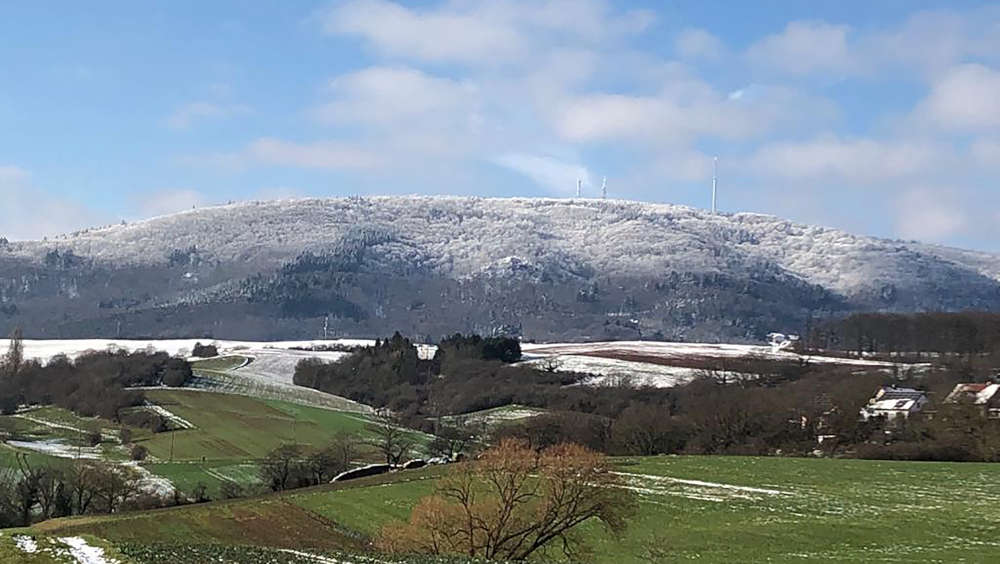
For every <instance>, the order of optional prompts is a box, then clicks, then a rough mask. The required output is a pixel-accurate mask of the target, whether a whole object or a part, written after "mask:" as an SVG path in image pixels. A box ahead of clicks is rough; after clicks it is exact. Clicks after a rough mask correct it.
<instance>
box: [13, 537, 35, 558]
mask: <svg viewBox="0 0 1000 564" xmlns="http://www.w3.org/2000/svg"><path fill="white" fill-rule="evenodd" d="M13 538H14V544H15V545H17V549H18V550H20V551H21V552H27V553H28V554H34V553H36V552H38V542H37V541H35V539H34V538H32V537H29V536H28V535H14V537H13Z"/></svg>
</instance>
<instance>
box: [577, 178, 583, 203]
mask: <svg viewBox="0 0 1000 564" xmlns="http://www.w3.org/2000/svg"><path fill="white" fill-rule="evenodd" d="M582 188H583V180H580V179H579V178H577V179H576V197H577V198H579V197H580V190H581V189H582Z"/></svg>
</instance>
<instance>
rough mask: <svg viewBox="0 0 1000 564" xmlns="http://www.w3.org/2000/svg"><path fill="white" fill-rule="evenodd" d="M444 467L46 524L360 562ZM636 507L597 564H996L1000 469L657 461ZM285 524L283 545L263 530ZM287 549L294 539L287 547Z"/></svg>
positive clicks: (634, 467)
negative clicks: (343, 554) (353, 555)
mask: <svg viewBox="0 0 1000 564" xmlns="http://www.w3.org/2000/svg"><path fill="white" fill-rule="evenodd" d="M444 471H446V470H445V469H443V468H440V467H436V468H430V469H427V470H421V471H411V472H402V473H398V474H393V475H388V476H380V477H375V478H370V479H364V480H359V481H357V482H348V483H345V484H340V485H332V486H322V487H319V488H312V489H309V490H301V491H297V492H291V493H288V494H285V495H281V496H268V497H264V498H258V499H250V500H237V501H231V502H220V503H213V504H207V505H202V506H194V507H187V508H180V509H170V510H161V511H156V512H150V513H140V514H134V515H121V516H114V517H85V518H77V519H67V520H56V521H51V522H48V523H42V524H39V525H36V527H35V528H36V530H39V531H42V532H47V533H58V534H94V535H96V536H98V537H102V538H106V539H108V540H110V541H114V542H124V541H128V542H151V541H153V540H154V539H161V540H162V542H199V543H223V544H225V543H235V544H260V545H268V546H275V547H287V546H290V543H302V544H301V546H305V547H312V548H316V549H347V550H354V549H356V547H358V546H360V545H361V544H363V541H364V539H365V538H366V537H368V536H369V535H371V534H372V533H373V532H375V531H376V530H378V528H379V527H380V526H381V525H382V524H383V523H385V522H387V521H388V520H390V519H396V518H406V517H407V516H408V514H409V511H410V509H411V508H412V507H413V505H414V504H415V503H416V501H417V500H418V499H420V498H421V497H422V496H424V495H427V494H428V493H430V492H431V491H433V488H434V482H435V478H436V477H437V476H439V475H440V473H441V472H444ZM618 471H619V472H622V473H623V474H624V475H625V477H626V479H627V482H628V485H627V487H629V488H631V489H633V491H635V492H636V493H637V494H638V495H639V497H640V500H641V501H640V509H639V513H638V515H637V516H636V517H635V518H634V519H633V521H632V524H631V526H630V528H629V530H628V531H627V532H626V533H625V535H624V537H622V538H617V539H616V538H612V537H610V536H608V535H606V534H605V533H604V532H603V531H601V530H599V529H598V528H597V527H591V528H590V529H588V530H586V534H587V535H588V537H589V538H590V541H591V544H592V546H593V549H594V553H593V555H592V557H591V558H590V559H589V560H591V561H593V562H614V563H615V564H623V563H631V562H635V563H639V562H649V561H651V560H653V557H652V555H651V554H650V552H649V549H650V548H652V547H656V548H658V549H659V551H661V552H663V553H664V554H665V556H664V557H662V558H661V560H662V561H667V562H672V561H695V560H697V561H699V562H764V561H767V562H803V561H812V562H829V561H837V562H959V561H961V562H984V563H985V562H997V561H1000V538H998V536H997V534H996V531H997V530H1000V511H998V510H997V507H1000V488H998V487H997V485H996V483H997V480H996V479H997V476H998V475H1000V474H998V471H1000V468H998V467H997V466H995V465H988V464H957V463H919V462H878V461H862V460H831V459H790V458H744V457H654V458H646V459H635V460H631V461H621V464H620V465H619V466H618ZM270 519H274V520H276V521H274V522H280V523H281V524H280V525H275V526H274V528H275V529H279V530H281V531H287V535H284V534H277V531H272V530H270V529H271V528H270V527H267V526H264V523H268V522H270V521H269V520H270ZM286 537H287V538H286Z"/></svg>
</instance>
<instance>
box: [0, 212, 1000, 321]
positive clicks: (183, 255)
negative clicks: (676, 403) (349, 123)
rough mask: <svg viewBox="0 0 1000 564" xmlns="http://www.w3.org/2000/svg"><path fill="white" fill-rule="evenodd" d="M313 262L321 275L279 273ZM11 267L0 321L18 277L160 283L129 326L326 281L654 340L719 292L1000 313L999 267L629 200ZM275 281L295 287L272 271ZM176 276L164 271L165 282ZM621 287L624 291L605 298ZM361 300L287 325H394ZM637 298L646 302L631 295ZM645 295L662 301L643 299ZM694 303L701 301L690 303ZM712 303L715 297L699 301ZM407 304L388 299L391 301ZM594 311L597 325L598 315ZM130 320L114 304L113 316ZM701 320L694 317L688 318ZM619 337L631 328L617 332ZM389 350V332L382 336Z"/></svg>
mask: <svg viewBox="0 0 1000 564" xmlns="http://www.w3.org/2000/svg"><path fill="white" fill-rule="evenodd" d="M305 252H308V253H312V254H313V255H315V256H317V257H323V258H322V259H321V260H319V262H317V261H316V260H312V259H310V260H309V261H307V262H306V263H305V264H298V265H293V266H291V267H289V266H287V265H289V263H291V262H292V261H295V260H296V257H299V256H300V255H302V254H303V253H305ZM67 257H69V258H67ZM4 260H6V261H7V263H6V264H7V265H8V267H7V268H6V270H5V271H0V302H2V303H21V302H24V301H25V298H26V296H25V294H28V295H30V294H31V290H30V289H29V290H27V291H26V290H25V288H26V287H31V286H32V285H34V287H35V288H38V287H39V285H40V284H42V281H41V280H27V281H26V280H24V276H21V277H18V276H13V274H17V270H16V269H17V268H21V269H22V270H24V269H28V268H30V267H31V266H32V265H37V266H38V267H39V268H43V267H48V268H50V269H51V268H56V269H62V270H63V271H66V270H71V269H72V268H73V267H74V265H76V264H79V263H83V264H85V265H86V266H87V267H88V268H90V269H105V270H116V271H121V270H122V269H125V268H128V269H131V270H132V271H133V272H139V271H142V272H150V273H153V272H155V273H156V274H155V275H156V276H161V277H162V276H167V279H165V280H163V281H161V282H160V286H158V287H156V288H153V289H150V290H148V291H146V292H145V294H144V295H141V296H138V297H137V298H136V299H134V300H131V301H129V302H128V303H127V304H125V308H126V309H131V310H135V309H136V308H137V306H141V307H153V306H156V307H162V306H164V305H170V304H173V305H178V304H188V305H190V304H196V305H199V306H201V305H204V304H205V303H207V302H218V301H227V303H229V302H232V301H233V300H234V299H237V300H238V299H244V298H245V299H246V300H249V301H250V302H252V303H261V302H277V301H278V300H279V299H289V298H288V294H289V292H292V291H293V290H292V289H290V288H293V289H295V290H294V291H300V290H301V288H302V287H303V284H306V286H308V284H311V283H313V282H315V280H314V278H315V273H316V272H326V273H328V272H331V271H340V272H348V273H352V274H353V275H359V276H360V275H372V276H377V277H382V278H379V279H380V280H383V279H385V278H386V277H391V278H392V279H394V280H410V281H412V280H414V279H417V278H419V279H421V280H428V279H434V280H447V281H454V283H457V284H459V285H464V286H462V287H466V288H471V286H469V285H470V284H472V285H473V286H474V288H472V289H471V290H469V291H471V292H474V293H475V292H478V293H482V292H493V293H494V294H496V293H506V294H507V296H508V298H507V303H509V299H510V298H511V297H512V296H514V295H520V294H524V293H525V292H531V291H532V290H530V289H529V288H528V287H529V286H531V285H533V284H549V285H552V286H553V288H558V289H559V290H563V289H566V288H572V291H571V292H570V297H573V296H577V297H579V296H582V297H580V299H579V300H578V301H579V302H581V303H587V304H589V305H587V307H582V306H581V307H582V308H583V309H587V310H588V311H589V312H591V313H597V314H599V315H601V316H609V317H614V316H615V315H618V317H620V318H623V319H624V320H625V321H626V322H627V324H628V323H632V324H633V325H634V324H635V323H634V322H636V320H638V321H637V322H638V323H639V325H644V324H645V325H647V326H649V327H654V326H657V324H655V323H654V324H650V323H649V317H650V315H653V316H659V317H662V315H663V313H664V312H663V310H664V307H666V306H667V305H668V304H669V305H670V307H672V308H676V307H678V303H679V302H681V301H682V302H684V304H686V305H684V307H685V308H688V309H687V310H685V311H683V312H681V313H677V312H675V311H673V310H671V311H672V312H673V313H670V315H675V314H677V315H680V316H681V317H684V316H689V315H695V316H697V315H701V313H699V312H703V311H705V308H706V307H708V305H706V304H708V303H709V302H711V301H712V300H714V299H716V297H715V295H716V294H718V293H719V291H722V292H724V293H725V296H724V297H725V300H726V301H720V302H718V303H719V304H722V305H725V307H727V308H730V309H733V306H729V305H727V304H729V303H730V302H732V301H733V300H734V298H733V296H736V295H739V294H740V293H741V292H742V293H743V294H746V295H752V296H753V298H752V300H751V302H752V303H745V304H742V305H741V306H740V307H743V308H744V310H743V311H739V312H738V313H737V312H735V311H734V316H739V317H747V316H748V315H752V312H753V311H754V310H756V309H758V308H761V307H766V305H764V302H768V301H774V300H778V299H780V298H779V297H778V295H779V294H781V293H782V292H784V291H786V290H783V288H786V289H787V293H788V295H789V296H790V297H789V302H790V303H794V304H796V305H795V306H794V307H797V308H799V309H814V310H815V309H818V310H824V309H828V310H837V309H843V310H852V309H855V310H856V309H895V310H919V309H959V308H983V309H990V308H994V307H996V306H997V305H998V304H1000V290H998V289H1000V256H998V255H993V254H988V253H978V252H971V251H963V250H959V249H950V248H944V247H937V246H932V245H926V244H920V243H915V242H904V241H894V240H885V239H877V238H872V237H864V236H858V235H852V234H849V233H846V232H843V231H839V230H835V229H828V228H824V227H816V226H809V225H802V224H797V223H792V222H789V221H785V220H782V219H779V218H776V217H771V216H764V215H759V214H745V213H744V214H720V215H711V214H710V213H708V212H705V211H703V210H696V209H693V208H689V207H683V206H673V205H665V204H648V203H640V202H631V201H621V200H591V199H524V198H514V199H482V198H467V197H365V198H346V199H300V200H281V201H268V202H246V203H237V204H231V205H226V206H218V207H210V208H203V209H197V210H189V211H185V212H181V213H177V214H174V215H169V216H164V217H158V218H153V219H149V220H146V221H141V222H136V223H131V224H123V225H115V226H111V227H106V228H101V229H94V230H89V231H86V232H80V233H75V234H71V235H67V236H63V237H57V238H53V239H50V240H48V241H21V242H12V243H10V244H9V245H7V246H6V247H5V248H0V265H2V261H4ZM324 261H325V262H324ZM283 265H285V266H286V268H285V270H284V271H279V270H278V269H279V268H281V267H282V266H283ZM166 267H170V268H172V270H170V272H169V273H162V272H160V271H158V270H157V269H159V268H166ZM306 272H308V273H310V274H309V276H310V277H312V278H310V281H309V282H307V283H306V282H303V280H302V279H301V278H302V276H303V275H304V274H303V273H306ZM274 273H278V274H274ZM64 274H65V273H64ZM256 274H261V275H264V277H263V278H260V277H258V278H254V279H253V280H252V283H250V282H246V281H245V280H244V279H245V278H246V277H248V276H253V275H256ZM267 276H271V278H267ZM296 277H297V278H296ZM84 278H86V277H85V276H82V275H77V276H75V277H72V278H71V279H67V278H66V276H62V277H61V278H60V279H59V281H60V282H59V283H60V287H58V288H54V289H51V290H50V292H52V293H56V294H58V295H63V296H66V297H69V296H72V295H74V294H77V295H79V294H81V290H80V289H79V287H78V286H79V285H80V284H81V283H85V282H84V281H83V279H84ZM119 278H121V276H119ZM293 278H294V280H292V279H293ZM50 279H51V276H50ZM144 280H145V279H144ZM290 280H292V281H290ZM338 280H340V279H338ZM612 280H613V282H612V284H613V285H615V286H616V289H615V290H614V291H612V289H610V288H608V287H607V285H605V286H604V287H602V286H601V285H600V283H601V282H603V281H612ZM50 281H51V280H50ZM340 282H341V283H343V280H340ZM151 284H152V283H151ZM351 284H353V287H354V288H355V290H350V291H349V290H347V289H342V291H338V292H337V299H338V300H340V299H341V298H342V300H341V301H337V302H336V303H333V302H331V300H333V298H332V297H331V296H330V295H325V296H324V297H323V299H321V300H318V302H317V303H315V304H314V303H313V302H314V301H316V300H303V299H302V296H298V295H297V296H296V297H295V299H294V300H292V301H293V302H294V303H292V306H289V307H285V308H284V310H283V311H284V312H285V314H287V313H289V311H293V312H294V314H295V315H298V316H302V315H304V312H305V314H308V313H309V312H310V311H312V310H311V309H310V308H313V309H316V310H317V311H316V313H317V315H319V314H323V315H325V314H327V313H333V314H334V315H335V316H336V317H350V318H352V319H355V321H357V320H359V319H362V318H368V319H371V318H376V319H377V318H379V317H382V318H389V317H392V315H391V314H389V313H386V312H385V310H386V307H390V306H391V304H390V303H389V302H391V301H392V300H391V299H389V298H386V296H385V295H381V296H376V297H375V298H374V301H377V302H379V303H378V304H373V303H366V300H367V299H372V296H360V295H358V294H359V291H356V289H357V287H359V286H365V285H368V286H370V285H371V284H370V281H365V282H364V284H362V283H361V282H359V281H358V280H352V281H351ZM421 284H424V283H423V282H422V283H421ZM630 284H635V285H637V287H638V288H639V289H638V290H636V291H632V289H631V287H629V285H630ZM754 284H755V285H756V287H755V288H749V286H750V285H754ZM651 285H655V286H656V291H657V292H659V294H660V296H659V297H658V298H654V297H653V296H652V295H651V294H650V292H653V290H651V287H652V286H651ZM741 285H747V288H741ZM424 286H426V284H424ZM424 286H422V287H424ZM515 286H516V287H515ZM687 286H691V287H698V288H699V291H698V292H695V293H690V292H687V291H686V290H685V288H686V287H687ZM707 286H711V287H712V288H714V289H715V290H713V291H712V292H705V291H704V290H705V288H706V287H707ZM326 287H329V284H327V285H326ZM456 288H457V287H456V286H454V285H452V286H441V285H440V284H439V285H437V286H435V287H434V288H433V289H428V290H427V292H428V293H429V294H430V295H431V297H433V296H434V295H439V296H441V297H442V299H443V300H447V299H449V298H448V297H447V296H452V297H453V292H456V291H460V290H456ZM679 289H680V290H679ZM720 289H721V290H720ZM362 290H364V288H362ZM640 290H641V291H640ZM397 291H400V290H399V289H398V288H395V287H390V286H386V287H385V288H383V290H382V292H383V294H385V293H390V294H391V293H394V292H397ZM360 293H364V292H363V291H361V292H360ZM541 293H543V294H544V293H546V292H545V291H544V290H543V291H541ZM147 294H148V299H144V298H145V297H146V295H147ZM538 294H539V292H537V291H535V292H534V293H533V294H532V295H531V297H530V300H531V303H533V304H540V305H538V307H545V304H548V303H551V302H552V301H559V300H560V299H562V298H560V297H559V296H556V295H554V294H553V295H546V296H539V295H538ZM549 294H551V292H549ZM414 295H415V296H417V297H416V298H415V299H414V301H413V303H411V304H409V305H408V306H406V307H410V308H411V310H412V311H420V308H421V307H422V306H421V304H427V305H434V304H431V303H430V302H428V300H427V297H426V296H425V295H423V294H421V292H415V293H414ZM671 296H672V297H673V299H672V298H671ZM466 298H468V296H466V295H463V296H462V299H466ZM661 298H662V302H661V301H660V300H661ZM838 300H840V301H838ZM136 301H138V302H140V303H139V304H137V303H135V302H136ZM563 301H565V300H563ZM346 302H350V304H351V305H350V306H349V307H348V306H346V305H345V303H346ZM417 302H420V303H417ZM602 302H603V303H604V304H605V305H604V306H603V307H596V308H595V307H592V305H593V304H594V303H602ZM671 302H673V303H671ZM758 302H759V303H758ZM501 303H505V302H503V301H501ZM313 306H315V307H313ZM396 306H398V307H403V306H402V305H400V304H396ZM121 307H122V305H121V304H118V303H113V304H111V306H110V307H109V308H105V309H115V308H119V309H121ZM573 307H576V306H573ZM691 308H694V309H695V310H697V311H695V312H694V313H689V311H688V310H690V309H691ZM492 309H494V310H496V309H497V308H496V307H492ZM564 309H565V308H564ZM595 310H601V311H595ZM716 313H717V314H718V313H719V312H716ZM414 315H415V316H416V315H418V314H416V313H414ZM782 315H784V314H780V315H777V316H776V317H777V318H781V317H782ZM493 317H494V318H493V319H490V320H486V321H484V322H483V324H484V325H495V324H497V323H502V324H509V323H512V322H513V323H515V324H516V323H518V321H517V320H518V319H519V318H520V317H523V315H522V314H520V313H519V314H516V315H501V314H499V313H498V314H497V315H495V316H493ZM675 317H676V315H675ZM717 317H718V315H717ZM2 321H3V317H2V314H0V322H2ZM616 321H618V322H619V324H621V321H622V319H616ZM674 322H676V323H680V321H678V320H677V319H675V320H674ZM698 322H699V320H698V319H697V318H696V319H691V320H688V321H683V323H690V324H695V325H696V324H697V323H698ZM471 323H474V322H471ZM416 325H417V326H420V324H419V323H418V324H416ZM659 325H663V324H662V323H660V324H659ZM667 325H669V324H667ZM466 326H468V323H467V324H466ZM399 328H400V329H407V327H399ZM464 328H467V327H456V328H455V329H456V330H458V329H464ZM355 329H357V328H355ZM775 329H780V328H779V327H776V328H775ZM380 332H384V330H383V329H380V330H379V331H376V332H375V333H380ZM282 335H283V336H288V337H293V336H299V335H286V334H284V333H283V334H282ZM226 336H229V335H226ZM277 336H278V335H259V337H261V338H264V337H267V338H271V337H277ZM308 336H312V335H308ZM551 336H555V335H551ZM581 336H582V335H581ZM605 336H607V335H605ZM243 338H246V335H244V336H243Z"/></svg>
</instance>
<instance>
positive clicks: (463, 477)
mask: <svg viewBox="0 0 1000 564" xmlns="http://www.w3.org/2000/svg"><path fill="white" fill-rule="evenodd" d="M620 485H621V480H620V478H619V477H618V476H617V475H616V474H614V473H612V472H611V471H610V467H609V465H608V462H607V460H606V459H605V457H604V456H603V455H601V454H598V453H596V452H594V451H591V450H589V449H587V448H585V447H582V446H579V445H572V444H560V445H556V446H553V447H550V448H548V449H546V450H544V451H542V452H540V453H539V452H536V451H534V450H532V449H531V448H529V447H528V445H527V443H525V442H523V441H517V440H512V439H507V440H504V441H502V442H501V443H500V444H499V445H497V446H495V447H493V448H491V449H489V450H487V451H486V452H484V453H483V455H482V456H481V457H480V458H479V459H477V460H475V461H471V462H465V463H462V464H460V465H458V466H457V467H456V470H454V471H453V472H452V474H451V475H450V476H448V477H447V478H445V479H444V480H443V481H442V483H441V485H440V486H439V488H438V491H437V493H436V494H435V495H432V496H429V497H426V498H424V499H423V500H421V501H420V503H419V504H418V505H417V507H416V508H414V510H413V513H412V514H411V516H410V520H409V522H406V523H401V522H397V523H394V524H390V525H387V526H386V527H384V528H383V529H382V531H381V532H380V534H379V537H378V540H377V545H378V546H379V547H380V548H381V549H383V550H387V551H390V552H397V553H414V552H416V553H430V554H460V555H466V556H472V557H481V558H487V559H501V560H525V559H527V558H529V557H531V556H532V555H535V554H544V553H545V552H546V551H548V550H551V549H552V548H553V547H556V548H557V549H558V550H559V551H561V552H562V553H563V555H564V556H565V557H567V558H569V559H570V560H579V559H580V556H581V554H582V553H583V551H584V550H585V549H586V545H585V544H584V543H583V539H582V537H581V536H579V535H576V534H574V530H575V529H576V527H578V526H580V525H581V524H583V523H585V522H588V521H597V522H600V523H602V524H603V525H604V526H605V527H606V528H607V529H608V530H609V531H611V532H613V533H620V532H622V531H623V530H624V529H625V527H626V523H627V519H628V517H629V516H630V515H632V513H633V512H634V511H635V503H636V501H635V494H633V493H632V492H630V491H629V490H627V489H624V488H621V487H619V486H620Z"/></svg>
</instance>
